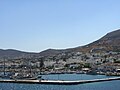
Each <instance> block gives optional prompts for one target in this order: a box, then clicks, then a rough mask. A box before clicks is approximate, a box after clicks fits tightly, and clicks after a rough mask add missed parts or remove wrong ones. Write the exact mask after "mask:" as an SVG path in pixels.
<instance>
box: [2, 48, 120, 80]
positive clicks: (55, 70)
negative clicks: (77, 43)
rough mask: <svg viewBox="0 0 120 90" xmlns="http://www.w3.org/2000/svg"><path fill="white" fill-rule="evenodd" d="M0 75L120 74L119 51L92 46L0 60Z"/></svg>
mask: <svg viewBox="0 0 120 90" xmlns="http://www.w3.org/2000/svg"><path fill="white" fill-rule="evenodd" d="M0 72H1V74H0V75H1V77H2V76H3V74H4V76H9V78H11V77H12V76H13V75H14V76H15V75H16V76H17V75H19V77H20V74H22V75H25V77H27V76H31V77H33V76H35V75H37V76H38V75H41V74H66V73H67V74H69V73H76V74H92V75H110V76H119V75H120V52H113V51H109V52H108V51H105V50H104V49H103V48H93V49H91V50H90V52H87V53H83V52H62V53H59V54H57V55H53V56H44V57H43V56H40V57H29V58H17V59H6V58H4V59H1V60H0Z"/></svg>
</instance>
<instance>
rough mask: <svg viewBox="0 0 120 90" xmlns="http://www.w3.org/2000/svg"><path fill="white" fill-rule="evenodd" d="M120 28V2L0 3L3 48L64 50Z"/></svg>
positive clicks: (26, 0) (34, 0) (0, 44)
mask: <svg viewBox="0 0 120 90" xmlns="http://www.w3.org/2000/svg"><path fill="white" fill-rule="evenodd" d="M119 28H120V0H0V48H1V49H8V48H9V49H18V50H23V51H36V52H39V51H42V50H45V49H48V48H55V49H61V48H62V49H64V48H71V47H77V46H81V45H85V44H88V43H90V42H93V41H95V40H97V39H99V38H101V37H102V36H104V35H105V34H106V33H108V32H111V31H113V30H116V29H119Z"/></svg>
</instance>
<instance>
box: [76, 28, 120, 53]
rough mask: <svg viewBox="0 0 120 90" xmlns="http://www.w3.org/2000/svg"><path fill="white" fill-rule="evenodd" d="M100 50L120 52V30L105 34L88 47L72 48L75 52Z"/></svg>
mask: <svg viewBox="0 0 120 90" xmlns="http://www.w3.org/2000/svg"><path fill="white" fill-rule="evenodd" d="M95 48H101V49H104V50H106V51H116V52H120V29H119V30H116V31H113V32H110V33H107V34H106V35H105V36H104V37H102V38H101V39H99V40H97V41H95V42H92V43H90V44H88V45H85V46H82V47H77V48H74V50H75V51H83V52H90V51H91V50H92V49H95Z"/></svg>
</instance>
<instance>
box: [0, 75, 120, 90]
mask: <svg viewBox="0 0 120 90" xmlns="http://www.w3.org/2000/svg"><path fill="white" fill-rule="evenodd" d="M109 77H111V76H105V75H86V74H50V75H42V78H43V79H47V80H91V79H101V78H109ZM0 90H120V80H115V81H106V82H94V83H87V84H78V85H44V84H19V83H0Z"/></svg>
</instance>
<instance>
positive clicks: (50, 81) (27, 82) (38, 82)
mask: <svg viewBox="0 0 120 90" xmlns="http://www.w3.org/2000/svg"><path fill="white" fill-rule="evenodd" d="M113 80H120V77H114V78H104V79H92V80H76V81H64V80H13V79H9V80H6V79H5V80H3V79H1V80H0V83H23V84H48V85H49V84H51V85H77V84H85V83H95V82H104V81H113Z"/></svg>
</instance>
